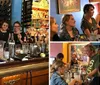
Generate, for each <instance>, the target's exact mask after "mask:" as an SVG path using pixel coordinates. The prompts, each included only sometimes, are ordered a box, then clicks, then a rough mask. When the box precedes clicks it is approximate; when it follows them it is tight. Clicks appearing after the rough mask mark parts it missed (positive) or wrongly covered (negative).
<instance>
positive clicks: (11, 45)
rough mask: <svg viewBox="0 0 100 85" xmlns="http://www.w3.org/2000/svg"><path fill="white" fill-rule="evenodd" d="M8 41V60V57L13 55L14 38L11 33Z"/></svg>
mask: <svg viewBox="0 0 100 85" xmlns="http://www.w3.org/2000/svg"><path fill="white" fill-rule="evenodd" d="M8 43H9V60H10V58H12V57H14V54H15V40H14V35H13V33H11V36H10V39H9V41H8Z"/></svg>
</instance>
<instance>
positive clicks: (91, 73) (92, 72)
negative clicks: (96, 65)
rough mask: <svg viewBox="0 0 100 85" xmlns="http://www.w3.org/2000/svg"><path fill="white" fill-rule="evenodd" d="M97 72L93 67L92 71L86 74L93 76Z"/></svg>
mask: <svg viewBox="0 0 100 85" xmlns="http://www.w3.org/2000/svg"><path fill="white" fill-rule="evenodd" d="M97 72H98V69H94V70H93V71H91V72H90V73H89V74H88V75H87V77H90V78H91V77H93V75H94V74H96V73H97Z"/></svg>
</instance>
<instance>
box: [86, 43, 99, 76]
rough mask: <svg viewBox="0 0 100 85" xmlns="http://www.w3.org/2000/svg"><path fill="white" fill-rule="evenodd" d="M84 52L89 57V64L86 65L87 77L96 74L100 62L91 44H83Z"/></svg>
mask: <svg viewBox="0 0 100 85" xmlns="http://www.w3.org/2000/svg"><path fill="white" fill-rule="evenodd" d="M85 49H86V54H87V55H88V57H89V58H90V61H89V65H88V67H87V77H95V76H97V75H98V73H97V68H98V66H99V64H100V56H99V55H98V54H96V52H95V48H94V46H93V45H91V44H88V45H86V46H85Z"/></svg>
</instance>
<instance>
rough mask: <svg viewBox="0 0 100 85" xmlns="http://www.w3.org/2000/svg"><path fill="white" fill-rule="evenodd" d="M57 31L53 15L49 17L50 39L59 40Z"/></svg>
mask: <svg viewBox="0 0 100 85" xmlns="http://www.w3.org/2000/svg"><path fill="white" fill-rule="evenodd" d="M57 32H58V24H57V23H56V20H55V19H54V17H50V40H51V41H60V38H59V36H58V34H57Z"/></svg>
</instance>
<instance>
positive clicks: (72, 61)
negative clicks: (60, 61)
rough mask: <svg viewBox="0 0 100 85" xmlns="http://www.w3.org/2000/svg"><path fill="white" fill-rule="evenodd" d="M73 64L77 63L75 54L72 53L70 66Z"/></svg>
mask: <svg viewBox="0 0 100 85" xmlns="http://www.w3.org/2000/svg"><path fill="white" fill-rule="evenodd" d="M74 64H78V61H77V55H76V54H72V59H71V66H73V65H74Z"/></svg>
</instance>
